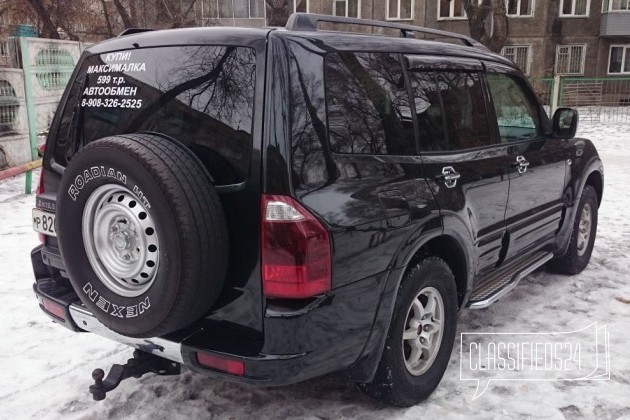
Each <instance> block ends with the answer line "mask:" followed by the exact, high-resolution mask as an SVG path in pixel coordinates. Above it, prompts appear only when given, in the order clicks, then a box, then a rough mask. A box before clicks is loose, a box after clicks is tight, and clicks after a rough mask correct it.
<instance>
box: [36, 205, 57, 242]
mask: <svg viewBox="0 0 630 420" xmlns="http://www.w3.org/2000/svg"><path fill="white" fill-rule="evenodd" d="M33 230H35V232H39V233H43V234H44V235H49V236H57V233H56V232H55V213H50V212H47V211H42V210H40V209H33Z"/></svg>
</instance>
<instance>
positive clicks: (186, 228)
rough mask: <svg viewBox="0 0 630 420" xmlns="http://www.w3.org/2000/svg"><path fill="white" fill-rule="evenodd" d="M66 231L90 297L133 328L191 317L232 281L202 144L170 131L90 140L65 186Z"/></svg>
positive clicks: (133, 332)
mask: <svg viewBox="0 0 630 420" xmlns="http://www.w3.org/2000/svg"><path fill="white" fill-rule="evenodd" d="M57 234H58V239H59V247H60V250H61V255H62V257H63V260H64V263H65V265H66V268H67V271H68V275H69V277H70V281H71V283H72V285H73V286H74V289H75V291H76V292H77V294H78V295H79V297H80V299H81V301H82V302H83V303H84V305H85V306H86V307H87V308H88V309H89V310H91V311H92V313H93V314H94V316H96V318H98V319H99V320H100V321H101V322H102V323H103V324H105V325H106V326H107V327H109V328H111V329H112V330H114V331H116V332H118V333H121V334H124V335H128V336H132V337H151V336H159V335H163V334H166V333H169V332H172V331H175V330H177V329H180V328H182V327H185V326H186V325H188V324H190V323H191V322H193V321H195V320H196V319H198V318H199V317H201V316H202V315H203V314H204V313H205V312H207V311H208V310H209V309H210V307H211V306H212V305H213V304H214V302H215V301H216V299H217V297H218V295H219V293H220V291H221V289H222V287H223V283H224V280H225V275H226V270H227V259H228V234H227V226H226V222H225V216H224V214H223V209H222V207H221V203H220V201H219V197H218V196H217V193H216V191H215V189H214V187H213V185H212V182H211V178H210V175H209V174H208V172H207V171H206V169H205V168H204V167H203V166H202V164H201V163H200V162H199V161H198V160H197V158H196V157H195V156H194V154H192V152H190V150H189V149H187V148H186V147H185V146H184V145H182V144H181V143H178V142H176V141H174V140H172V139H169V138H166V137H162V136H158V135H153V134H129V135H121V136H112V137H106V138H103V139H100V140H96V141H94V142H91V143H89V144H88V145H87V146H85V147H83V148H82V149H81V150H80V151H79V152H78V153H77V154H76V155H75V156H74V157H73V159H72V160H71V161H70V163H69V164H68V166H67V168H66V170H65V171H64V174H63V177H62V180H61V184H60V187H59V191H58V193H57Z"/></svg>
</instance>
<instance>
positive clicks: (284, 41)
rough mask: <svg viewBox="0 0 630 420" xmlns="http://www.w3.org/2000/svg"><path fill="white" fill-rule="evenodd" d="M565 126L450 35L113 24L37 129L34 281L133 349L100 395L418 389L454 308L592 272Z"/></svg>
mask: <svg viewBox="0 0 630 420" xmlns="http://www.w3.org/2000/svg"><path fill="white" fill-rule="evenodd" d="M338 23H343V24H353V25H356V26H355V27H359V26H367V29H368V30H369V31H372V32H375V33H371V34H356V33H344V32H339V31H333V30H322V25H325V26H326V27H328V26H334V25H335V24H338ZM329 29H330V28H329ZM391 33H393V34H395V35H396V36H386V35H387V34H391ZM420 38H422V39H420ZM444 41H455V42H456V43H460V44H463V45H455V44H454V43H449V42H444ZM577 120H578V115H577V113H576V112H575V111H573V110H571V109H567V108H561V109H558V110H557V111H556V112H555V115H554V117H553V119H552V121H550V120H549V119H548V117H547V115H546V113H545V110H544V109H543V107H542V106H541V105H540V103H539V102H538V101H537V99H536V97H535V95H534V93H533V91H532V88H531V87H530V85H529V84H528V82H527V81H526V79H525V78H524V76H523V74H522V73H521V72H520V71H519V70H518V69H517V68H516V67H515V66H514V65H513V64H512V63H511V62H510V61H508V60H507V59H505V58H503V57H501V56H499V55H497V54H494V53H491V52H490V51H488V50H487V49H486V48H484V47H483V46H482V45H480V44H479V43H477V42H476V41H474V40H472V39H470V38H468V37H465V36H462V35H458V34H453V33H448V32H442V31H436V30H431V29H426V28H419V27H414V26H408V25H401V24H394V23H385V22H377V21H368V20H358V19H347V18H339V17H331V16H321V15H311V14H294V15H293V16H291V18H290V19H289V22H288V24H287V27H286V28H284V29H273V28H265V29H238V28H197V29H181V30H169V31H144V30H132V31H127V32H126V33H123V34H122V35H121V36H119V37H118V38H116V39H112V40H109V41H106V42H103V43H101V44H98V45H95V46H93V47H91V48H89V49H88V50H87V51H86V52H85V53H84V54H83V56H82V58H81V60H80V62H79V64H78V66H77V68H76V70H75V72H74V74H73V76H72V79H71V82H70V83H69V85H68V87H67V89H66V92H65V93H64V96H63V98H62V100H61V103H60V105H59V109H58V112H57V114H56V116H55V119H54V121H53V123H52V127H51V129H50V134H49V136H48V141H47V144H46V151H45V155H44V164H43V170H42V175H41V181H40V187H39V191H38V195H37V199H36V203H37V205H36V208H35V209H34V210H33V220H34V226H35V228H36V230H38V231H39V232H41V233H42V242H43V243H42V245H41V246H38V247H37V248H36V249H34V250H33V252H32V261H33V267H34V272H35V278H36V282H35V285H34V289H35V293H36V295H37V297H38V300H39V303H40V306H41V307H42V309H43V310H44V311H45V312H46V313H47V314H48V315H50V316H51V317H52V318H53V319H54V320H55V321H56V322H58V323H60V324H62V325H64V326H66V327H68V328H70V329H71V330H73V331H77V332H82V331H88V332H92V333H95V334H99V335H102V336H104V337H108V338H111V339H112V340H115V341H118V342H121V343H125V344H128V345H130V346H133V347H135V348H136V349H137V350H136V352H135V353H134V358H133V359H131V360H130V361H129V362H128V363H127V364H126V365H124V366H115V368H113V369H112V370H111V371H110V373H109V375H108V377H107V378H104V372H103V371H102V370H100V369H98V370H96V371H95V372H94V373H93V376H94V379H95V383H94V385H92V386H91V387H90V391H91V392H92V393H93V394H94V398H96V399H102V398H104V397H105V393H106V392H108V391H110V390H111V389H113V388H114V387H116V385H117V384H118V383H119V382H120V381H121V380H122V379H125V378H126V377H129V376H136V377H138V376H139V375H142V374H143V373H146V372H155V373H159V374H175V373H177V372H178V371H179V368H180V366H181V364H184V365H186V366H187V367H188V368H189V369H192V370H194V371H197V372H200V373H204V374H207V375H211V376H215V377H220V378H225V379H233V380H237V381H242V382H248V383H255V384H263V385H283V384H291V383H295V382H298V381H303V380H305V379H309V378H313V377H316V376H319V375H323V374H326V373H329V372H333V371H339V370H347V372H348V373H349V375H350V376H351V377H352V378H353V379H354V380H356V381H357V382H358V383H359V386H360V388H361V389H362V390H364V391H365V392H367V393H368V394H370V395H372V396H375V397H377V398H380V399H382V400H385V401H387V402H389V403H392V404H396V405H402V406H406V405H412V404H415V403H417V402H418V401H420V400H422V399H423V398H425V397H426V396H427V395H429V394H430V393H431V392H432V391H433V390H434V389H435V387H436V386H437V385H438V383H439V381H440V379H441V377H442V375H443V373H444V370H445V369H446V366H447V363H448V360H449V358H450V355H451V351H452V348H453V342H454V338H455V329H456V319H457V313H458V310H459V309H461V308H466V307H469V308H484V307H487V306H488V305H490V304H492V303H493V302H495V301H496V300H497V299H499V298H500V297H501V296H503V295H504V294H505V293H507V292H508V291H510V290H511V289H513V288H514V287H515V286H516V285H517V283H518V282H519V280H520V279H521V278H523V277H524V276H525V275H527V274H528V273H530V272H532V271H533V270H535V269H536V268H538V267H541V266H542V265H544V264H546V263H547V266H548V267H550V268H552V269H553V270H556V271H558V272H563V273H578V272H580V271H581V270H582V269H584V267H585V266H586V265H587V264H588V261H589V259H590V256H591V252H592V249H593V243H594V240H595V233H596V226H597V210H598V207H599V203H600V201H601V198H602V190H603V167H602V162H601V160H600V159H599V157H598V155H597V152H596V150H595V147H594V146H593V144H592V143H591V142H590V141H588V140H585V139H574V138H573V137H574V135H575V131H576V125H577Z"/></svg>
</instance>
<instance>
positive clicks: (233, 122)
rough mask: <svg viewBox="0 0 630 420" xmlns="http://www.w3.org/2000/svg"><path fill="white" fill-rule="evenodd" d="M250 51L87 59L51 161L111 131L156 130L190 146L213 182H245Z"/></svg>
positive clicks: (199, 49) (176, 50)
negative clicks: (206, 168) (203, 164)
mask: <svg viewBox="0 0 630 420" xmlns="http://www.w3.org/2000/svg"><path fill="white" fill-rule="evenodd" d="M255 69H256V60H255V53H254V50H252V49H250V48H245V47H221V46H185V47H184V46H178V47H163V48H148V49H134V50H127V51H117V52H112V53H104V54H100V55H94V56H91V57H88V58H87V59H86V60H85V61H84V62H83V64H82V67H81V70H80V72H79V73H78V76H77V78H76V79H75V80H74V82H73V86H72V88H71V91H70V94H69V97H68V101H67V103H66V106H65V109H64V111H63V115H62V118H61V125H60V127H59V132H58V137H57V144H56V146H55V152H54V156H55V160H56V161H57V162H58V163H59V164H61V165H63V166H65V165H66V164H67V163H68V162H69V161H70V159H72V156H73V155H74V154H75V153H76V151H77V150H79V149H80V148H81V147H82V146H83V145H85V144H87V143H89V142H91V141H94V140H97V139H100V138H103V137H106V136H111V135H116V134H126V133H135V132H156V133H161V134H164V135H167V136H170V137H173V138H175V139H177V140H179V141H180V142H182V143H184V144H186V145H187V146H188V147H190V148H191V149H192V150H193V151H194V152H195V153H196V154H198V155H199V156H200V157H202V159H203V160H204V161H205V162H207V163H209V165H210V166H211V167H212V168H213V169H216V170H215V171H212V172H213V173H212V174H213V176H214V177H215V181H216V182H217V183H218V184H231V183H237V182H241V181H243V180H245V178H246V176H247V172H248V169H249V162H250V156H251V149H252V121H253V112H254V109H253V106H254V89H255V82H256V81H255V75H256V71H255Z"/></svg>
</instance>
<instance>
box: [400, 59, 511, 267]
mask: <svg viewBox="0 0 630 420" xmlns="http://www.w3.org/2000/svg"><path fill="white" fill-rule="evenodd" d="M407 59H408V63H409V77H410V80H411V82H410V86H411V89H412V94H413V97H414V106H415V113H416V119H417V126H418V131H419V142H420V152H421V155H422V159H423V163H424V173H425V176H426V179H427V181H428V183H429V185H430V187H431V190H432V191H433V194H434V196H435V198H436V201H437V203H438V206H439V207H440V212H441V213H442V215H443V220H444V225H445V230H447V231H448V230H451V229H455V230H456V231H457V230H459V231H460V234H461V236H462V237H463V238H466V237H467V238H466V240H467V242H468V243H469V245H470V248H471V251H472V252H473V253H474V256H475V258H474V259H475V261H477V267H475V272H476V274H477V276H482V275H483V274H485V273H487V272H489V271H492V270H493V269H494V268H495V267H496V266H497V264H498V263H499V262H500V260H501V249H502V238H503V234H504V232H505V221H504V215H505V208H506V204H507V198H508V187H509V184H508V175H507V170H506V168H507V166H508V165H509V156H508V155H507V150H506V149H505V148H502V147H499V145H498V144H497V142H496V136H495V135H494V134H493V133H492V132H491V129H490V127H489V124H488V118H487V116H488V106H489V104H488V92H487V90H486V88H485V84H484V83H483V75H482V70H483V67H482V65H481V62H479V61H477V60H467V59H461V58H457V59H447V58H444V57H439V58H432V57H426V56H422V57H420V56H410V57H407ZM447 233H448V232H447Z"/></svg>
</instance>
